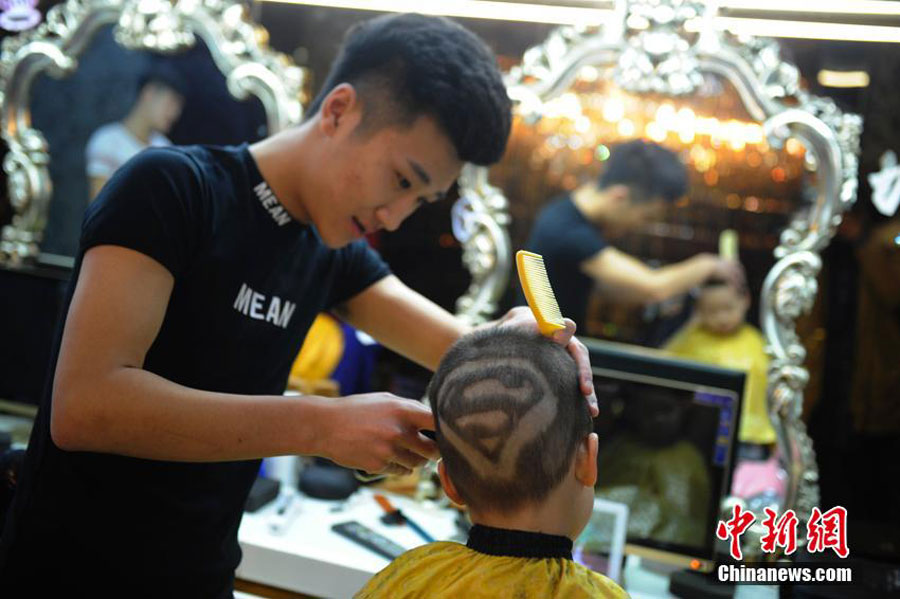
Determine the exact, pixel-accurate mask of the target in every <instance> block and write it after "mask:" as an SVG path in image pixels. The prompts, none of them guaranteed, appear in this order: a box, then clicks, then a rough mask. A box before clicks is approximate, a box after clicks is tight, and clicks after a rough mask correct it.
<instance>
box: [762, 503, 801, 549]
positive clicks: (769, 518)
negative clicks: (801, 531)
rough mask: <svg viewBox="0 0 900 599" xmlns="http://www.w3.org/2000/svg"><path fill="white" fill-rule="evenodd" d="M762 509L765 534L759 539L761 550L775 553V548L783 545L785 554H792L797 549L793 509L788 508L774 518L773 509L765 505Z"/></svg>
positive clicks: (795, 515)
mask: <svg viewBox="0 0 900 599" xmlns="http://www.w3.org/2000/svg"><path fill="white" fill-rule="evenodd" d="M764 511H765V512H766V517H765V519H764V520H763V521H762V524H763V526H765V527H766V534H765V535H763V537H762V539H761V540H762V550H763V552H765V553H775V549H776V548H778V547H783V548H784V553H785V555H790V554H792V553H793V552H794V551H796V550H797V523H798V522H799V519H798V518H797V514H795V513H794V510H788V511H786V512H785V513H783V514H782V515H781V517H780V518H777V519H776V516H777V514H776V513H775V510H773V509H772V508H768V507H767V508H765V510H764Z"/></svg>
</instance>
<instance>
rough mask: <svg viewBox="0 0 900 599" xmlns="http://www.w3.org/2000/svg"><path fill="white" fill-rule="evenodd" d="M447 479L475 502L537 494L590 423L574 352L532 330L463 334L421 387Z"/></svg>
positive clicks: (507, 507) (503, 504) (514, 501)
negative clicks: (428, 399) (429, 405)
mask: <svg viewBox="0 0 900 599" xmlns="http://www.w3.org/2000/svg"><path fill="white" fill-rule="evenodd" d="M428 397H429V398H430V401H431V406H432V410H433V412H434V420H435V430H436V440H437V445H438V448H439V449H440V452H441V456H442V458H443V460H444V464H445V467H446V469H447V473H448V475H449V477H450V479H451V480H452V481H453V484H454V486H455V487H456V489H457V491H458V492H459V494H460V496H461V497H462V498H463V499H464V500H465V502H466V503H467V504H468V505H470V506H472V507H475V508H481V509H491V510H499V511H505V512H509V511H513V510H515V509H517V508H519V507H520V506H523V505H527V504H531V503H539V502H541V501H543V500H544V499H545V498H546V497H547V495H548V494H549V493H550V491H552V490H553V489H554V488H555V487H556V486H557V485H558V484H559V483H560V482H561V481H562V479H563V477H564V476H565V474H566V473H567V472H568V471H569V469H570V467H571V465H572V460H573V459H574V456H575V452H576V449H577V447H578V445H579V443H581V442H582V441H583V440H584V438H585V437H586V436H587V435H588V434H590V432H591V430H592V423H591V416H590V412H589V410H588V405H587V401H585V399H584V396H583V395H582V393H581V390H580V387H579V384H578V369H577V367H576V366H575V361H574V360H573V359H572V357H571V356H570V355H569V354H568V353H567V352H566V350H565V349H564V348H563V347H562V346H560V345H559V344H557V343H554V342H553V341H551V340H549V339H547V338H544V337H541V336H539V335H537V334H528V333H525V332H522V331H516V330H510V329H489V330H484V331H479V332H476V333H472V334H470V335H466V336H464V337H462V338H461V339H460V340H459V341H458V342H457V343H456V344H455V345H454V346H453V347H451V348H450V350H449V351H448V352H447V354H446V355H445V356H444V359H443V360H442V361H441V364H440V366H438V369H437V371H436V372H435V374H434V377H433V378H432V380H431V383H430V384H429V387H428Z"/></svg>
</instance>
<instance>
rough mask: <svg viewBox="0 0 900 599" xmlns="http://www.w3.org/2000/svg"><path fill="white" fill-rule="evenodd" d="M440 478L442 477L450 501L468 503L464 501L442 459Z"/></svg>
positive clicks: (439, 469) (439, 471)
mask: <svg viewBox="0 0 900 599" xmlns="http://www.w3.org/2000/svg"><path fill="white" fill-rule="evenodd" d="M438 478H440V479H441V487H443V488H444V493H446V494H447V497H449V498H450V501H452V502H453V503H455V504H456V505H466V502H465V501H463V498H462V497H460V495H459V491H457V490H456V486H455V485H454V484H453V481H452V480H450V477H449V476H448V475H447V467H446V466H444V460H440V461H439V462H438Z"/></svg>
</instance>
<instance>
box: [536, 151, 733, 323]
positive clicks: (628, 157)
mask: <svg viewBox="0 0 900 599" xmlns="http://www.w3.org/2000/svg"><path fill="white" fill-rule="evenodd" d="M687 184H688V180H687V171H686V169H685V167H684V165H683V164H682V163H681V161H680V160H679V159H678V156H676V155H675V154H674V153H673V152H671V151H670V150H667V149H666V148H663V147H662V146H659V145H657V144H654V143H650V142H645V141H643V140H634V141H630V142H627V143H623V144H620V145H618V146H616V147H615V148H613V151H612V154H611V155H610V158H609V162H607V164H606V168H605V169H604V170H603V173H602V174H601V175H600V178H599V180H598V181H597V182H596V183H595V182H590V183H586V184H585V185H582V186H581V187H579V188H578V189H576V190H575V191H574V192H572V193H571V194H568V195H566V196H564V197H562V198H559V199H557V200H554V201H553V202H551V203H550V204H548V205H547V206H546V207H545V208H544V209H543V210H542V211H541V213H540V214H539V215H538V217H537V218H536V219H535V223H534V226H533V227H532V230H531V235H530V237H529V239H528V242H527V243H526V244H525V247H526V249H528V250H531V251H532V252H537V253H539V254H541V255H542V256H543V257H544V262H545V264H546V266H547V274H548V276H549V277H550V283H551V285H552V286H553V291H554V293H555V294H556V297H557V300H558V301H559V306H560V309H561V310H562V312H563V314H566V315H568V316H569V317H571V318H573V319H574V320H575V322H577V323H583V322H584V318H585V316H586V314H585V313H586V310H587V301H588V296H589V295H590V291H591V288H592V287H593V285H594V283H595V282H598V283H600V284H601V285H602V286H603V290H604V292H605V296H607V297H610V298H620V299H623V300H627V301H636V302H646V303H651V302H661V301H664V300H666V299H668V298H670V297H673V296H675V295H678V294H679V293H684V292H686V291H688V290H690V289H691V288H692V287H694V286H696V285H699V284H700V283H702V282H703V281H705V280H706V279H708V278H709V277H711V276H713V275H719V276H721V277H723V278H726V279H728V280H743V276H744V275H743V270H742V269H741V266H740V265H739V264H738V263H737V262H734V261H729V260H722V259H720V258H719V257H718V256H715V255H713V254H698V255H696V256H694V257H692V258H688V259H687V260H684V261H682V262H677V263H675V264H670V265H667V266H664V267H662V268H657V269H653V268H650V267H649V266H647V265H645V264H644V263H643V262H641V261H639V260H637V259H636V258H634V257H632V256H629V255H628V254H626V253H624V252H622V251H620V250H618V249H616V248H614V247H612V246H611V245H609V244H608V243H607V241H606V239H605V237H604V235H605V234H609V233H613V232H615V233H622V232H626V231H629V230H633V229H634V228H636V227H638V226H640V225H641V224H643V223H644V222H646V221H648V220H651V219H653V218H654V217H655V216H657V215H658V214H659V213H660V211H661V210H662V209H663V208H664V206H665V204H666V203H668V202H673V201H675V200H677V199H678V198H680V197H681V196H683V195H684V194H685V193H686V192H687Z"/></svg>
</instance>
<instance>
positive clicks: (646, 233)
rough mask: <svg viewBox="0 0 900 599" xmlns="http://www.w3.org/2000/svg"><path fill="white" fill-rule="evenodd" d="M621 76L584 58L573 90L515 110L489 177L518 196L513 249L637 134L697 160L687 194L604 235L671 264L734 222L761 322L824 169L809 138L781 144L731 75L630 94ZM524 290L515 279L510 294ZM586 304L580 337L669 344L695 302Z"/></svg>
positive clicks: (605, 295)
mask: <svg viewBox="0 0 900 599" xmlns="http://www.w3.org/2000/svg"><path fill="white" fill-rule="evenodd" d="M613 75H614V72H613V69H612V68H606V69H602V70H601V69H599V68H597V67H595V66H593V65H585V66H583V67H582V68H581V69H580V70H579V71H578V73H577V74H576V77H575V79H574V80H573V82H572V84H571V85H570V86H569V87H568V88H567V89H565V90H564V91H563V92H562V93H561V94H560V95H558V96H555V97H554V98H552V99H550V100H548V101H546V102H545V103H544V106H543V110H542V114H541V115H540V118H538V119H534V118H531V119H529V118H527V117H525V116H523V115H521V114H520V115H518V116H517V117H516V119H515V123H514V128H513V134H512V136H511V139H510V145H509V149H508V151H507V154H506V156H505V157H504V160H503V162H501V163H500V164H499V165H497V166H496V167H494V168H493V169H492V171H491V174H490V179H491V182H492V183H494V184H495V185H497V186H498V187H499V188H501V189H503V190H504V192H505V194H506V195H507V197H508V198H509V199H510V216H511V224H510V237H511V242H512V245H513V247H514V248H524V247H528V240H529V234H530V232H531V231H532V230H533V228H534V223H535V219H536V218H537V216H538V214H539V212H540V211H541V210H542V209H543V208H545V207H546V206H547V205H548V204H549V203H550V202H552V201H553V199H555V198H558V197H559V196H560V195H562V194H566V193H570V192H572V191H574V190H575V189H576V188H578V187H579V186H581V185H584V184H586V183H588V184H589V183H592V182H595V181H596V180H597V179H598V177H599V175H600V174H601V173H602V172H603V169H604V166H605V164H606V162H607V160H608V159H609V157H610V155H611V152H613V151H615V148H616V146H617V145H618V144H622V143H625V142H628V141H630V140H632V139H635V138H643V139H646V140H649V141H652V142H654V143H659V144H661V145H662V146H663V147H665V148H667V149H669V150H671V151H672V152H674V153H676V154H677V156H678V158H679V160H680V161H681V162H682V163H683V164H684V165H685V166H686V169H687V173H688V178H689V183H688V192H687V194H686V195H685V196H683V197H681V198H680V199H679V200H677V201H676V202H672V203H667V204H666V205H665V207H664V210H663V212H662V213H661V214H658V215H655V216H654V218H652V219H649V220H645V221H644V222H642V223H641V225H640V226H639V227H637V228H635V229H632V230H629V231H628V232H624V233H619V234H615V233H614V232H612V231H604V232H603V237H604V238H605V240H606V241H607V242H609V243H610V245H612V246H613V247H615V248H617V249H619V250H621V251H624V252H626V253H627V254H629V255H631V256H634V257H637V258H640V259H641V260H642V261H643V262H645V263H647V264H650V265H653V266H662V265H665V264H669V263H673V262H678V261H681V260H684V259H686V258H689V257H690V256H693V255H694V254H697V253H700V252H711V253H715V252H718V245H719V233H720V232H721V231H723V230H725V229H733V230H735V231H736V232H737V236H738V245H739V248H740V258H741V262H742V264H743V265H744V267H745V269H746V271H747V278H748V286H749V289H750V296H751V298H752V299H753V301H752V305H751V308H750V311H749V315H750V317H751V319H752V320H753V321H755V324H756V325H757V326H758V324H759V323H758V320H757V319H755V318H754V316H755V315H756V314H758V312H759V310H758V298H759V294H760V291H761V289H762V283H763V280H764V279H765V276H766V273H767V272H768V271H769V269H770V268H771V267H772V265H773V264H774V256H773V252H774V250H775V248H776V246H777V245H778V234H779V233H780V232H781V231H782V230H783V229H784V228H785V226H786V225H787V224H788V220H789V217H790V215H791V214H794V213H797V212H798V211H799V209H800V207H801V206H803V205H805V204H806V203H807V201H808V199H804V198H808V195H809V191H808V190H809V180H810V179H811V178H812V177H814V175H815V171H814V165H811V164H809V163H808V161H807V160H805V158H806V152H805V150H804V147H803V145H802V144H801V143H800V142H798V141H797V140H796V139H794V138H790V139H788V140H787V142H786V143H785V144H784V145H783V146H782V147H781V148H773V147H771V146H770V145H769V144H768V142H767V141H766V139H765V136H764V134H763V127H762V125H761V124H759V123H757V122H755V121H753V120H752V119H751V117H750V116H749V114H748V113H747V111H746V109H745V108H744V107H743V104H742V103H741V99H740V97H739V95H738V93H737V90H736V89H735V88H734V86H733V85H732V84H731V83H730V82H728V81H727V80H725V79H723V78H722V77H720V76H717V75H714V74H705V75H704V79H703V83H702V85H701V86H700V87H699V88H698V89H697V91H696V92H695V93H693V94H690V95H687V96H683V97H671V96H664V95H659V94H656V95H646V94H637V93H631V92H628V91H626V90H623V89H622V88H621V87H620V86H618V85H617V84H616V83H615V82H614V80H613ZM517 287H518V282H517V281H513V282H512V284H511V285H510V288H509V289H507V290H506V292H505V293H506V295H507V297H512V296H514V295H515V293H516V290H517ZM586 304H587V307H588V309H587V312H586V314H585V316H586V318H584V319H583V320H582V321H581V322H579V323H578V327H579V332H580V334H582V335H586V336H589V337H594V338H603V339H608V340H612V341H619V342H624V343H634V344H639V345H646V346H650V347H659V346H661V345H662V344H663V343H664V342H665V341H666V340H667V339H668V338H669V337H671V335H672V334H673V333H674V332H675V331H676V329H677V328H678V327H679V326H681V325H683V324H684V322H685V320H686V319H687V317H688V315H689V314H690V308H691V304H693V298H692V297H690V296H689V295H686V294H681V295H679V296H677V297H674V298H671V299H669V300H666V301H663V302H651V303H644V302H636V301H634V300H633V299H632V298H628V297H619V298H616V297H615V294H614V290H612V289H609V288H602V287H600V286H596V287H595V289H593V290H592V291H591V292H590V297H588V298H587V301H586Z"/></svg>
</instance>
